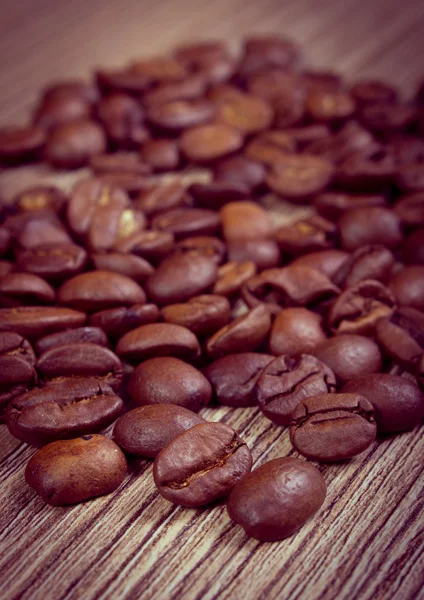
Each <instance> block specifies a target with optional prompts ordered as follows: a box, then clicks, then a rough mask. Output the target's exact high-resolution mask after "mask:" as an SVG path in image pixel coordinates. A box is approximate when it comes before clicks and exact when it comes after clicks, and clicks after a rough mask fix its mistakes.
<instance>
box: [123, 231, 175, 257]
mask: <svg viewBox="0 0 424 600" xmlns="http://www.w3.org/2000/svg"><path fill="white" fill-rule="evenodd" d="M173 246H174V235H173V234H172V233H170V232H169V231H139V232H138V233H135V234H133V235H130V236H129V237H127V238H125V239H122V240H120V241H119V242H118V243H117V244H116V245H115V250H116V251H117V252H132V253H133V254H137V255H138V256H141V257H142V258H145V259H146V260H148V261H152V262H153V263H156V262H159V261H160V260H162V259H163V258H165V256H167V255H168V254H169V253H170V251H171V250H172V248H173Z"/></svg>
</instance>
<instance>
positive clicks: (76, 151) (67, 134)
mask: <svg viewBox="0 0 424 600" xmlns="http://www.w3.org/2000/svg"><path fill="white" fill-rule="evenodd" d="M105 150H106V136H105V134H104V132H103V129H102V128H101V127H100V126H99V125H97V123H95V122H94V121H89V120H79V121H72V122H70V123H63V124H61V125H57V126H56V127H55V128H54V129H53V130H52V131H51V133H50V134H49V137H48V139H47V143H46V150H45V154H46V158H47V160H48V162H49V163H50V164H52V165H53V166H54V167H56V168H58V169H78V168H79V167H84V166H85V165H87V164H88V163H89V161H90V159H91V157H92V156H95V155H96V154H102V153H103V152H104V151H105Z"/></svg>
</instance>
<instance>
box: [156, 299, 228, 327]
mask: <svg viewBox="0 0 424 600" xmlns="http://www.w3.org/2000/svg"><path fill="white" fill-rule="evenodd" d="M161 317H162V319H163V320H164V321H165V322H166V323H174V324H175V325H182V326H183V327H187V329H190V331H192V332H193V333H194V334H195V335H197V336H205V335H212V334H213V333H215V332H216V331H218V329H221V328H222V327H224V326H225V325H227V323H228V321H229V320H230V303H229V302H228V300H227V299H226V298H224V297H223V296H218V295H213V294H209V295H203V296H195V297H194V298H191V299H190V300H189V301H188V302H186V303H184V304H170V305H168V306H166V307H165V308H163V309H162V311H161Z"/></svg>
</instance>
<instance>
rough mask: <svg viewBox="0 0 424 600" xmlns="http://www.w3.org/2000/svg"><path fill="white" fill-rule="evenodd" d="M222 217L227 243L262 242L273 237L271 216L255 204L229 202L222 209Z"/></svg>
mask: <svg viewBox="0 0 424 600" xmlns="http://www.w3.org/2000/svg"><path fill="white" fill-rule="evenodd" d="M220 215H221V221H222V229H223V234H224V238H225V240H226V241H227V242H238V241H243V240H255V239H261V240H262V239H266V238H269V237H271V235H272V229H273V227H272V223H271V220H270V218H269V215H268V214H267V212H266V211H265V210H264V209H263V208H262V207H261V206H258V205H257V204H255V203H254V202H249V201H245V202H229V203H228V204H226V205H225V206H224V207H223V208H221V211H220Z"/></svg>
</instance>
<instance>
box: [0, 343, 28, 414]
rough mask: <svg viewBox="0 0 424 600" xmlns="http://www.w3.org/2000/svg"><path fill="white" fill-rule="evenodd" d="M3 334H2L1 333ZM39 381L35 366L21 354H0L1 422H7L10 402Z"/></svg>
mask: <svg viewBox="0 0 424 600" xmlns="http://www.w3.org/2000/svg"><path fill="white" fill-rule="evenodd" d="M0 335H1V334H0ZM36 383H37V373H36V371H35V369H34V367H33V366H32V365H31V364H30V363H29V362H28V361H26V360H24V359H23V358H21V357H20V355H19V354H11V353H9V354H1V355H0V423H4V422H5V413H6V409H7V406H8V404H9V403H10V402H11V400H13V399H14V398H16V396H20V395H21V394H24V393H25V392H27V391H28V390H30V389H31V388H32V387H34V385H36Z"/></svg>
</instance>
